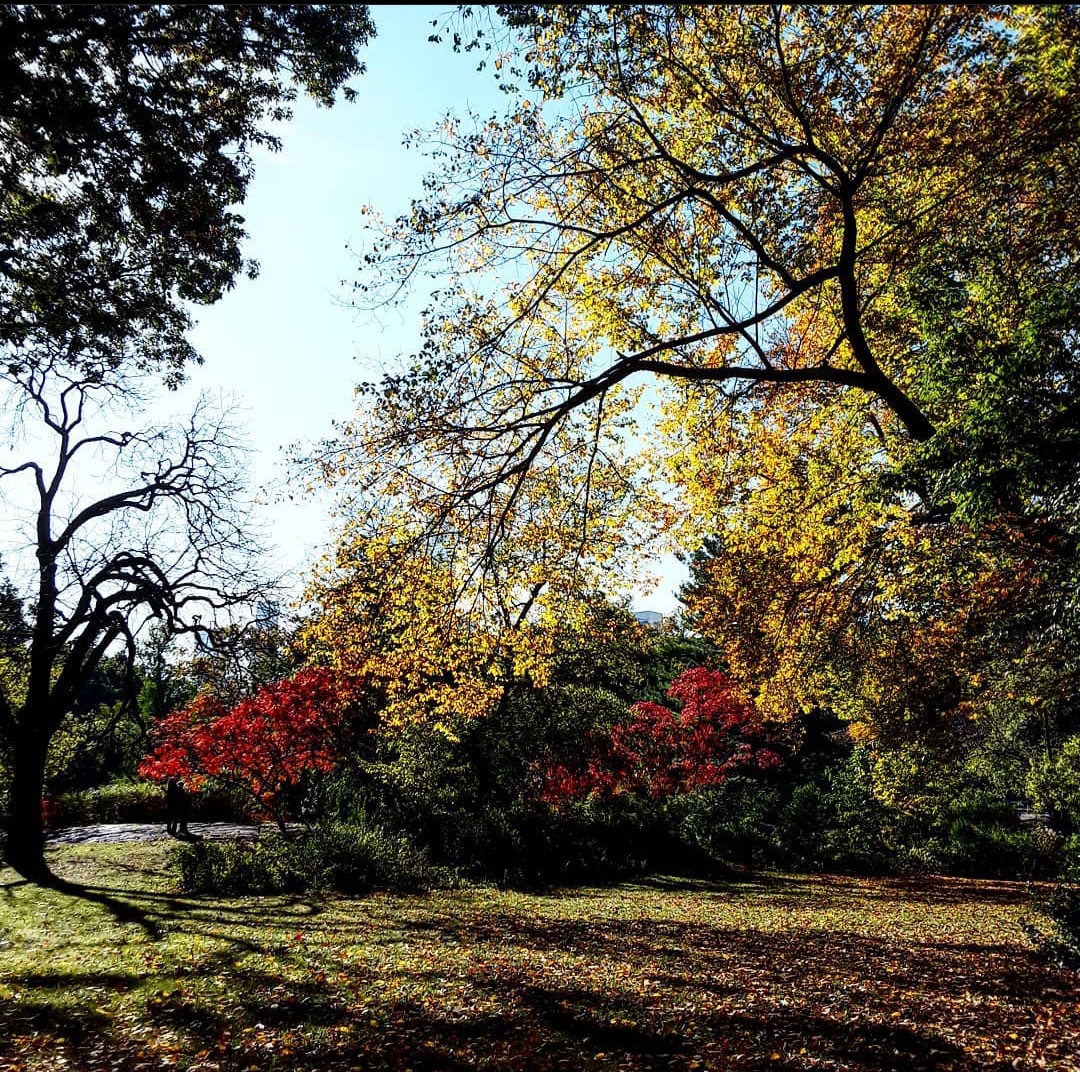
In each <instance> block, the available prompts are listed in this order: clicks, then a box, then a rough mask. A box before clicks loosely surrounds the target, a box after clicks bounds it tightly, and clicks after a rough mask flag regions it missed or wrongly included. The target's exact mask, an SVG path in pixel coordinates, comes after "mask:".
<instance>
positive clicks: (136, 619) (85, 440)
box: [0, 361, 266, 881]
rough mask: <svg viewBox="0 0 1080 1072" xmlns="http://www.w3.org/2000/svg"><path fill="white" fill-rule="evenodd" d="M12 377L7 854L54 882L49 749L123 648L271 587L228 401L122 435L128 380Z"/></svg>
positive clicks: (55, 369) (4, 705)
mask: <svg viewBox="0 0 1080 1072" xmlns="http://www.w3.org/2000/svg"><path fill="white" fill-rule="evenodd" d="M6 380H7V382H8V384H9V386H10V389H11V394H12V402H13V405H12V407H11V410H10V412H11V413H12V415H13V416H12V422H11V432H12V440H13V441H14V442H13V446H12V450H13V452H14V453H15V455H16V456H15V457H13V458H11V459H9V460H5V461H4V462H3V464H0V500H2V501H3V502H4V504H5V512H6V513H7V514H8V516H9V517H11V518H19V519H20V524H19V526H18V533H19V537H20V540H21V547H19V548H17V549H16V555H18V556H21V558H22V559H23V560H25V566H23V567H22V568H21V569H19V568H18V567H17V568H16V577H17V587H18V590H19V593H20V595H21V596H22V598H23V601H24V604H25V605H26V606H27V607H28V612H27V623H26V625H27V629H26V633H25V635H26V639H25V640H24V642H23V652H22V658H21V659H20V660H19V661H20V664H21V666H22V667H23V672H22V673H20V674H16V675H14V676H13V677H12V678H11V680H5V681H2V682H0V739H3V741H4V742H5V743H6V745H7V746H8V749H9V752H10V756H11V761H12V780H11V785H10V792H9V800H8V806H7V809H6V827H7V845H6V850H5V855H6V858H7V860H8V862H9V863H10V864H11V866H12V867H14V868H15V869H16V870H17V871H18V872H19V873H20V874H22V875H23V876H24V877H26V878H29V879H33V880H37V881H45V880H48V878H49V872H48V868H47V866H46V864H45V861H44V856H43V833H44V830H43V820H42V793H43V783H44V771H45V759H46V754H47V751H48V748H49V742H50V740H51V739H52V737H53V735H54V734H55V732H56V731H57V729H58V727H59V726H60V723H61V721H62V720H63V718H64V716H65V714H66V713H67V712H68V710H69V709H70V707H71V705H72V703H73V702H74V700H75V698H76V696H77V694H78V692H79V690H80V689H81V688H82V687H83V685H84V684H85V683H86V681H87V679H88V678H89V677H90V675H91V674H92V673H93V672H94V670H95V669H96V667H97V666H98V664H99V663H100V662H101V660H102V658H104V657H105V655H106V654H107V653H109V654H111V653H122V654H123V655H124V656H126V658H127V660H128V663H129V665H131V664H132V663H133V661H134V658H135V654H136V640H137V636H138V634H139V632H140V630H141V629H143V628H144V627H145V626H146V625H147V624H148V623H149V622H151V621H152V620H155V619H156V620H158V621H160V622H162V623H164V625H165V626H166V628H167V629H168V630H169V632H170V633H172V634H181V633H194V634H196V635H198V634H201V633H205V632H207V631H209V630H212V629H214V628H216V627H218V626H219V625H221V624H222V623H223V622H224V621H225V620H227V619H228V618H229V617H230V616H231V615H232V614H233V613H235V612H236V611H239V610H240V609H241V608H244V607H250V606H251V605H252V604H253V602H254V601H255V600H257V599H258V598H260V597H261V596H262V595H263V594H264V593H265V590H266V586H265V585H264V584H263V583H262V582H261V581H260V579H259V577H258V576H257V574H256V571H255V558H254V555H253V553H252V552H253V546H254V534H253V533H252V530H251V529H250V527H249V524H248V513H247V510H246V501H247V500H246V499H245V496H244V489H243V483H242V475H243V466H242V458H243V454H242V445H241V443H240V442H239V441H238V440H237V438H236V435H235V433H234V431H233V429H232V428H231V426H230V421H229V419H230V415H229V412H228V410H227V409H222V408H221V407H216V406H215V405H213V404H211V403H210V402H209V401H208V400H207V399H205V398H203V399H200V401H199V402H198V404H197V405H196V406H195V408H194V411H193V413H192V414H191V416H190V417H189V418H188V419H187V420H186V421H185V422H184V423H182V424H179V425H176V426H174V427H162V428H157V429H153V430H142V431H128V430H124V431H115V430H109V429H108V425H107V424H106V421H107V420H108V419H115V416H116V414H117V413H126V414H127V415H128V416H129V417H130V416H132V415H134V413H135V412H136V410H137V408H138V407H139V406H140V405H141V404H142V401H143V400H142V397H141V396H140V395H139V394H138V392H137V390H136V389H135V387H134V386H133V381H132V379H131V377H130V375H125V377H124V380H123V383H122V384H121V381H120V379H119V377H118V376H117V377H114V378H111V379H110V378H107V377H105V378H103V377H101V376H98V375H95V376H93V377H87V376H84V375H81V374H76V373H72V372H70V371H67V366H66V365H65V364H62V363H61V362H59V361H55V362H52V363H48V364H46V363H39V364H38V365H37V366H36V367H34V368H31V369H28V370H27V369H18V370H14V371H9V373H8V375H7V376H6ZM88 489H93V490H92V491H91V490H88ZM8 561H9V562H10V561H11V556H10V555H9V556H8Z"/></svg>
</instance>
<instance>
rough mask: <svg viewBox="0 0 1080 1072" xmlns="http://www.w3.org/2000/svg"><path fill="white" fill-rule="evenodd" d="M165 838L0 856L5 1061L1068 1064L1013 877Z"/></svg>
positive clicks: (1075, 1027)
mask: <svg viewBox="0 0 1080 1072" xmlns="http://www.w3.org/2000/svg"><path fill="white" fill-rule="evenodd" d="M170 851H171V850H170V847H169V846H168V844H167V843H156V844H146V845H93V846H79V847H66V848H62V849H57V850H55V852H54V854H53V857H52V862H53V866H54V868H55V869H56V871H57V872H58V873H59V874H61V875H62V876H64V877H66V878H70V879H72V880H77V881H80V882H82V883H85V884H86V885H87V886H88V887H89V890H88V892H89V894H90V896H91V898H92V899H85V898H73V897H69V896H65V895H63V894H59V893H55V892H51V891H42V890H39V889H37V888H35V887H31V886H28V885H26V884H22V883H19V882H17V881H16V876H15V875H14V874H13V873H12V872H11V871H3V870H0V1069H4V1070H8V1069H21V1068H27V1069H35V1070H36V1069H50V1070H52V1069H57V1070H59V1069H64V1070H68V1072H70V1070H72V1069H88V1070H90V1069H114V1070H129V1069H154V1070H157V1069H161V1068H182V1069H191V1070H214V1069H235V1070H247V1069H250V1070H266V1069H330V1070H338V1069H414V1070H416V1072H422V1070H424V1072H436V1070H447V1072H456V1070H461V1069H474V1068H487V1069H499V1070H512V1069H522V1070H536V1072H540V1070H547V1069H567V1070H571V1072H579V1070H580V1072H594V1070H595V1072H601V1070H614V1069H634V1070H636V1069H658V1070H659V1069H675V1070H683V1069H687V1070H689V1069H772V1070H781V1069H818V1068H827V1069H851V1070H869V1069H875V1070H883V1069H896V1070H904V1072H906V1070H909V1069H911V1070H915V1069H994V1070H1001V1072H1005V1070H1008V1069H1043V1068H1046V1069H1060V1070H1075V1069H1080V1005H1078V998H1080V993H1078V989H1077V977H1076V976H1075V975H1072V974H1069V973H1067V972H1064V971H1062V970H1059V969H1055V968H1053V967H1050V966H1047V965H1046V964H1044V963H1043V962H1042V961H1041V960H1040V959H1039V957H1038V956H1037V954H1036V953H1035V952H1034V951H1033V949H1032V947H1031V943H1030V941H1029V939H1028V938H1027V936H1026V932H1025V930H1024V927H1023V923H1024V921H1025V920H1031V919H1033V918H1035V910H1034V909H1033V907H1032V904H1031V901H1030V895H1029V892H1028V890H1027V889H1026V887H1024V886H1022V885H1020V884H1008V883H990V882H974V881H960V880H942V879H934V880H926V881H871V880H857V879H849V878H838V877H797V876H780V875H777V876H767V877H762V878H759V879H749V880H746V881H733V882H724V883H697V882H683V881H679V880H664V879H656V880H653V881H648V882H637V883H631V884H627V885H622V886H616V887H611V888H602V889H601V888H595V889H594V888H589V889H574V890H562V891H558V892H555V893H551V894H547V895H526V894H520V893H508V892H501V891H495V890H490V889H457V890H450V891H440V892H437V893H433V894H431V895H428V896H419V897H393V896H372V897H366V898H320V899H310V900H309V899H295V898H282V897H271V898H229V899H220V898H209V897H206V898H204V897H187V896H178V895H176V894H175V873H174V870H173V868H172V865H171V864H170V862H169V856H168V853H169V852H170Z"/></svg>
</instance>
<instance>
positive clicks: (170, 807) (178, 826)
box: [165, 778, 190, 837]
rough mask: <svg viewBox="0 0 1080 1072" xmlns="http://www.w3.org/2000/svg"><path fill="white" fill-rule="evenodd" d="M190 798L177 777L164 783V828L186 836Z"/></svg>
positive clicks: (175, 834)
mask: <svg viewBox="0 0 1080 1072" xmlns="http://www.w3.org/2000/svg"><path fill="white" fill-rule="evenodd" d="M189 808H190V799H189V797H188V792H187V790H186V789H185V788H184V783H183V782H182V781H180V779H179V778H170V779H169V780H168V781H167V782H166V783H165V829H166V830H167V831H168V832H169V833H170V834H172V835H174V836H178V837H188V810H189Z"/></svg>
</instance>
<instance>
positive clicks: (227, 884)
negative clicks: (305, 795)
mask: <svg viewBox="0 0 1080 1072" xmlns="http://www.w3.org/2000/svg"><path fill="white" fill-rule="evenodd" d="M177 857H178V862H179V865H180V875H181V882H182V884H183V887H184V889H185V890H187V891H188V892H191V893H216V894H244V893H307V892H320V891H325V890H337V891H340V892H342V893H367V892H369V891H370V890H374V889H384V890H393V891H397V892H411V891H415V890H421V889H426V888H429V887H430V886H432V885H434V884H435V882H436V879H437V878H438V877H439V876H437V875H436V873H435V872H434V871H433V870H432V868H431V867H430V865H429V864H428V861H427V857H426V856H425V855H424V854H423V853H422V852H421V851H419V850H418V849H417V848H416V846H415V845H413V844H412V842H410V841H409V840H408V839H407V838H404V837H401V836H399V835H395V834H390V833H388V832H387V831H385V830H382V829H380V828H378V827H368V826H366V825H361V824H357V823H336V822H332V823H324V824H321V825H319V826H316V827H313V828H312V829H311V830H308V831H304V832H303V833H301V834H298V835H294V836H291V837H281V836H280V835H275V836H271V837H267V838H260V839H258V840H255V841H218V842H200V843H197V844H194V845H185V846H183V847H182V848H181V849H179V850H178V853H177Z"/></svg>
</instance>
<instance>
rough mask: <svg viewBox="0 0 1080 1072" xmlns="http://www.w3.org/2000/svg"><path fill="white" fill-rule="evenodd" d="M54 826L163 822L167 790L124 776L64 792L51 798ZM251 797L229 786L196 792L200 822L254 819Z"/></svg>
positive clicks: (195, 813)
mask: <svg viewBox="0 0 1080 1072" xmlns="http://www.w3.org/2000/svg"><path fill="white" fill-rule="evenodd" d="M47 815H48V822H49V825H50V826H54V827H55V826H85V825H87V824H90V823H157V822H161V823H163V822H164V821H165V793H164V790H163V789H162V787H161V786H159V785H158V784H157V783H155V782H147V781H141V780H127V779H125V780H121V781H116V782H110V783H109V784H108V785H100V786H97V787H95V788H93V789H83V790H80V791H78V792H74V793H61V794H60V796H58V797H56V798H54V799H51V800H49V802H48V812H47ZM257 818H258V816H256V815H255V814H254V813H253V811H252V810H251V806H250V801H248V800H246V799H243V798H241V797H240V796H239V795H237V794H235V793H230V792H229V791H228V790H226V789H216V788H207V789H204V790H202V791H200V792H198V793H193V794H192V819H194V820H195V821H196V822H204V823H208V822H252V821H254V820H255V819H257Z"/></svg>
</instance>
